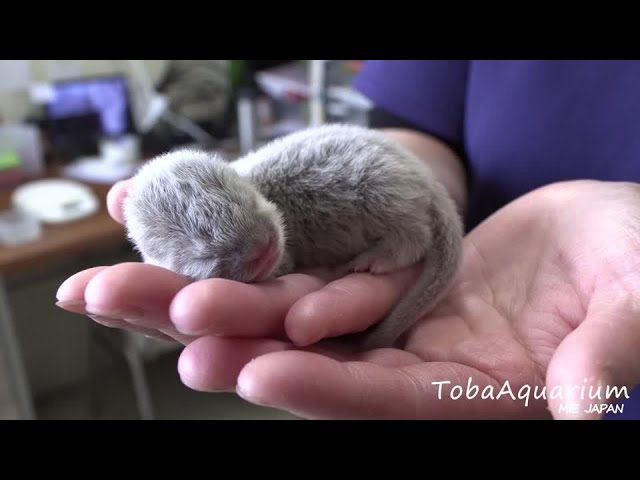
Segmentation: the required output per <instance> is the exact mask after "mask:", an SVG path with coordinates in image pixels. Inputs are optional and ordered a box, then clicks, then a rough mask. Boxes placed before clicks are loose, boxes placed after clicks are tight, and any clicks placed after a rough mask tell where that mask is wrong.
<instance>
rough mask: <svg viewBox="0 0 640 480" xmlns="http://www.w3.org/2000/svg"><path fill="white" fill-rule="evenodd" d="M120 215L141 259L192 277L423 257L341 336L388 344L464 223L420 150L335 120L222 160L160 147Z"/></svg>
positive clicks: (431, 295) (372, 268)
mask: <svg viewBox="0 0 640 480" xmlns="http://www.w3.org/2000/svg"><path fill="white" fill-rule="evenodd" d="M124 215H125V220H126V225H127V229H128V236H129V239H130V240H131V241H132V242H133V244H134V245H135V246H136V248H137V250H138V251H139V252H140V253H141V255H142V258H143V260H144V261H145V262H147V263H150V264H154V265H158V266H161V267H164V268H166V269H169V270H172V271H174V272H177V273H180V274H182V275H185V276H187V277H190V278H191V279H193V280H199V279H204V278H211V277H222V278H228V279H232V280H236V281H241V282H259V281H263V280H266V279H268V278H271V277H274V276H280V275H284V274H286V273H289V272H291V271H292V270H294V269H300V268H308V267H317V266H321V267H336V268H340V269H344V272H345V273H346V272H348V271H351V272H365V271H369V272H371V273H374V274H382V273H385V272H390V271H392V270H396V269H400V268H403V267H407V266H410V265H412V264H414V263H416V262H418V261H420V260H423V259H424V260H425V263H424V267H425V268H424V271H423V273H422V274H421V276H420V278H419V279H418V281H417V283H416V285H415V286H414V287H412V288H411V289H410V290H409V291H408V292H407V293H406V294H405V296H404V297H403V298H402V299H401V300H400V301H399V302H398V303H397V304H396V305H395V306H394V308H393V310H392V311H391V312H390V313H389V314H388V315H387V316H386V318H385V319H383V320H382V321H380V322H379V323H377V324H376V325H374V326H372V327H371V328H370V329H368V330H367V331H365V332H362V333H360V334H357V335H356V336H355V337H352V338H353V341H354V342H355V346H356V347H357V348H359V349H363V350H364V349H372V348H380V347H390V346H393V345H394V343H395V342H396V341H397V340H398V339H399V338H400V336H401V335H402V334H403V333H404V332H405V331H407V330H408V329H409V328H410V327H411V326H412V325H413V323H414V322H415V321H416V320H417V319H418V316H419V314H420V313H423V312H425V311H427V310H428V309H430V308H431V307H432V306H433V305H434V304H435V302H436V301H437V300H439V298H440V297H441V296H442V295H443V294H444V293H445V291H446V290H447V288H448V286H449V285H450V283H451V280H452V279H453V276H454V274H455V273H456V271H457V267H458V265H459V261H460V257H461V250H462V240H463V234H464V233H463V226H462V220H461V218H460V215H459V213H458V212H457V210H456V208H455V205H454V203H453V201H452V200H451V198H450V197H449V195H448V193H447V191H446V190H445V189H444V187H443V186H442V185H441V184H440V183H439V182H437V181H436V179H435V178H434V176H433V174H432V172H431V170H430V169H429V168H428V167H427V166H426V165H425V164H424V162H422V161H421V160H419V159H418V158H417V157H416V156H414V155H413V154H412V153H410V152H409V151H408V150H407V149H405V148H404V147H403V146H402V145H400V144H399V143H397V142H396V141H394V140H392V139H390V138H389V137H387V136H385V135H384V134H383V133H381V132H378V131H374V130H371V129H366V128H364V127H359V126H353V125H341V124H332V125H324V126H320V127H315V128H308V129H305V130H303V131H299V132H295V133H293V134H290V135H288V136H285V137H282V138H278V139H276V140H274V141H272V142H270V143H268V144H267V145H265V146H263V147H261V148H259V149H258V150H256V151H254V152H251V153H249V154H247V155H245V156H244V157H242V158H240V159H238V160H235V161H233V162H226V161H224V160H223V159H221V158H218V157H217V156H215V155H213V154H209V153H205V152H200V151H193V150H179V151H174V152H171V153H167V154H164V155H161V156H159V157H157V158H155V159H153V160H151V161H149V162H148V163H147V164H145V165H144V166H143V167H142V168H141V169H140V170H139V171H138V173H137V174H136V176H135V177H134V178H133V181H132V184H131V187H130V190H129V192H128V196H127V197H126V200H125V203H124ZM349 337H351V336H349ZM350 341H351V339H350Z"/></svg>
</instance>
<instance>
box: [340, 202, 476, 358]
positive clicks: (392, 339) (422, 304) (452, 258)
mask: <svg viewBox="0 0 640 480" xmlns="http://www.w3.org/2000/svg"><path fill="white" fill-rule="evenodd" d="M435 198H436V199H437V200H436V201H435V202H437V203H435V202H434V205H433V207H434V208H433V215H434V216H435V217H436V218H434V219H435V222H434V223H435V224H436V225H439V226H440V228H437V229H435V231H434V235H433V242H432V245H431V248H430V249H429V251H428V252H427V255H426V259H425V264H424V270H423V271H422V273H421V274H420V277H419V278H418V280H417V282H416V283H415V284H414V285H413V286H412V287H411V288H410V289H409V291H408V292H407V293H406V294H405V295H404V296H403V297H402V298H401V299H400V301H399V302H398V303H397V304H396V305H395V306H394V307H393V309H392V310H391V312H390V313H389V314H388V315H387V316H386V317H385V318H384V319H383V320H382V321H380V322H379V323H377V324H375V325H373V326H372V327H370V328H369V329H368V330H366V331H365V332H362V333H359V334H356V335H353V336H350V337H352V338H351V339H350V340H349V344H350V345H352V346H354V347H355V348H356V349H357V350H371V349H374V348H384V347H393V346H394V345H395V343H396V342H397V341H398V339H399V338H400V337H401V336H402V335H403V334H404V333H405V332H406V331H407V330H409V328H411V327H412V326H413V324H414V323H415V322H416V321H417V320H418V318H419V317H420V316H421V315H424V314H425V313H427V312H428V311H429V310H431V309H432V308H433V307H434V306H435V305H436V303H437V302H438V301H439V300H440V299H441V298H442V297H443V296H444V294H445V293H447V291H448V289H449V287H450V286H451V282H452V280H453V278H454V276H455V274H456V273H457V271H458V267H459V265H460V261H461V258H462V243H463V237H464V228H463V224H462V219H461V217H460V215H459V214H458V213H457V210H456V208H455V205H454V204H453V201H452V200H451V199H450V198H449V197H448V196H447V195H446V194H445V195H442V196H436V197H435Z"/></svg>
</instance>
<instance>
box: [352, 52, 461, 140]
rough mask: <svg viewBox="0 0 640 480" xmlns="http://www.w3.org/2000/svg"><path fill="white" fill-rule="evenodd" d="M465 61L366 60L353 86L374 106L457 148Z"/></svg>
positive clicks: (459, 134) (459, 138)
mask: <svg viewBox="0 0 640 480" xmlns="http://www.w3.org/2000/svg"><path fill="white" fill-rule="evenodd" d="M468 69H469V61H468V60H367V61H365V62H364V64H363V67H362V69H361V70H360V72H359V74H358V75H357V77H356V78H355V79H354V84H353V85H354V87H355V88H356V89H357V90H359V91H360V93H362V94H363V95H365V96H366V97H368V98H369V99H370V100H371V102H372V103H373V104H374V105H375V106H376V107H378V108H381V109H383V110H386V111H387V112H389V113H391V114H393V115H395V116H396V117H398V118H401V119H404V120H405V121H407V122H408V123H410V124H413V125H415V126H416V127H417V128H419V129H421V130H423V131H425V132H427V133H430V134H432V135H434V136H436V137H438V138H440V139H441V140H443V141H445V142H447V143H449V144H451V145H452V146H455V147H456V148H459V147H460V146H461V145H463V143H464V138H463V133H464V111H465V98H466V90H467V73H468Z"/></svg>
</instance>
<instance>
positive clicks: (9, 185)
mask: <svg viewBox="0 0 640 480" xmlns="http://www.w3.org/2000/svg"><path fill="white" fill-rule="evenodd" d="M360 67H361V61H360V60H0V419H295V417H293V416H291V415H288V414H285V413H283V412H278V411H274V410H270V409H266V408H260V407H256V406H253V405H250V404H248V403H247V402H244V401H243V400H242V399H240V398H239V397H237V396H236V395H234V394H223V393H220V394H206V393H199V392H194V391H192V390H189V389H188V388H186V387H185V386H184V385H182V383H181V382H180V380H179V377H178V373H177V363H176V362H177V359H178V355H179V353H180V348H179V346H178V345H173V344H167V343H161V342H155V341H152V340H148V339H146V338H145V337H141V336H138V335H135V334H128V333H124V332H120V331H117V330H113V329H108V328H106V327H101V326H100V325H97V324H95V323H94V322H92V321H91V320H89V319H88V318H86V317H83V316H80V315H74V314H71V313H67V312H65V311H63V310H61V309H59V308H57V307H56V306H55V294H56V291H57V289H58V287H59V286H60V284H61V283H62V282H63V281H64V280H65V279H66V278H68V276H70V275H72V274H73V273H75V272H78V271H79V270H82V269H85V268H89V267H92V266H97V265H111V264H115V263H120V262H123V261H139V258H138V256H137V254H136V253H135V252H134V251H133V250H132V248H131V245H129V243H128V242H127V240H126V238H125V236H124V230H123V228H122V226H120V225H118V224H117V223H116V222H114V221H113V220H112V219H111V218H110V217H109V215H108V213H107V212H106V209H105V197H106V193H107V192H108V190H109V188H110V186H111V185H113V183H115V182H116V181H118V180H120V179H123V178H127V177H129V176H131V175H133V174H134V173H135V171H136V170H137V169H138V168H139V167H140V166H141V165H142V164H144V162H145V161H147V160H148V159H149V158H151V157H153V156H154V155H157V154H159V153H163V152H167V151H170V150H172V149H175V148H180V147H185V146H194V147H198V148H201V149H206V150H210V151H215V152H217V153H219V154H221V155H222V156H223V157H224V158H226V159H228V160H233V159H234V158H237V157H238V156H239V155H242V154H244V153H246V152H248V151H249V150H251V149H254V148H257V147H259V146H260V145H262V144H264V143H265V142H268V141H270V140H272V139H274V138H276V137H278V136H281V135H286V134H287V133H291V132H293V131H295V130H298V129H301V128H304V127H306V126H309V125H319V124H322V123H331V122H347V123H355V124H360V125H366V124H367V113H368V110H369V104H368V102H367V100H366V99H365V98H364V97H362V96H361V95H360V94H358V93H357V92H355V91H354V90H353V89H352V88H351V81H352V79H353V77H354V76H355V75H356V74H357V72H358V70H359V68H360Z"/></svg>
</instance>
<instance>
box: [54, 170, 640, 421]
mask: <svg viewBox="0 0 640 480" xmlns="http://www.w3.org/2000/svg"><path fill="white" fill-rule="evenodd" d="M124 195H126V182H123V183H121V184H118V185H116V186H115V187H114V188H113V189H112V191H111V193H110V196H109V199H108V205H109V209H110V212H111V214H112V216H113V217H114V218H115V219H116V220H118V221H122V216H121V211H120V204H121V201H122V198H123V197H124ZM639 213H640V187H638V186H637V185H635V184H628V183H606V182H593V181H579V182H566V183H559V184H554V185H551V186H548V187H545V188H542V189H539V190H537V191H534V192H532V193H530V194H528V195H526V196H523V197H522V198H520V199H518V200H517V201H515V202H513V203H511V204H510V205H508V206H506V207H505V208H503V209H502V210H500V211H499V212H497V213H496V214H494V215H493V216H492V217H490V218H489V219H487V220H486V221H485V222H484V223H483V224H481V225H480V226H478V227H477V228H476V229H475V230H474V231H472V232H470V233H469V235H468V236H467V238H466V240H465V254H464V259H463V263H462V266H461V269H460V272H459V274H458V276H457V278H456V280H455V282H454V285H453V287H452V289H451V290H450V292H449V293H448V295H447V296H446V297H445V298H444V299H443V301H442V302H441V303H440V304H439V305H438V307H437V308H436V309H435V310H434V311H433V312H431V313H430V314H429V315H427V316H425V317H424V318H423V319H421V321H419V322H418V324H417V325H416V326H415V328H413V329H412V330H411V331H410V332H409V335H407V338H406V343H405V345H404V347H403V348H402V349H380V350H375V351H371V352H364V353H361V354H358V355H347V354H344V353H341V352H340V350H336V349H332V348H331V345H330V343H323V342H320V343H315V342H317V341H318V340H321V339H323V338H327V337H331V336H335V335H339V334H342V333H349V332H354V331H358V330H361V329H362V328H365V327H366V326H368V325H370V324H372V323H374V322H375V321H376V320H377V319H379V318H381V316H382V315H383V314H384V312H385V311H386V310H387V309H388V308H389V306H390V305H391V304H392V303H393V302H394V301H396V300H397V299H398V298H399V297H400V296H401V295H402V292H403V291H404V290H405V289H406V288H407V287H408V286H409V285H410V284H411V282H412V281H414V280H415V278H416V277H417V275H418V272H419V268H418V267H415V268H411V269H406V270H404V271H401V272H397V273H395V274H392V275H387V276H373V275H369V274H354V275H349V276H347V277H344V278H338V279H336V278H334V277H332V276H331V275H330V273H329V272H313V273H296V274H292V275H287V276H285V277H281V278H279V279H276V280H273V281H270V282H265V283H264V284H258V285H247V284H240V283H235V282H229V281H225V280H221V279H209V280H204V281H200V282H195V283H189V282H188V281H187V280H186V279H183V278H182V277H180V276H178V275H175V274H173V273H172V272H169V271H166V270H162V269H160V268H158V267H153V266H151V265H144V264H139V263H126V264H120V265H115V266H111V267H96V268H93V269H89V270H85V271H83V272H80V273H78V274H76V275H74V276H73V277H71V278H70V279H68V280H67V281H66V282H65V283H64V284H63V285H62V286H61V287H60V289H59V291H58V299H59V300H60V301H61V302H62V303H61V306H62V307H63V308H67V309H69V310H72V311H76V312H78V313H85V314H89V313H90V314H92V318H94V320H96V321H98V322H99V323H102V324H104V325H107V326H111V327H114V328H126V329H130V330H133V331H137V332H140V333H143V334H146V335H150V336H155V337H157V338H165V339H175V340H177V341H179V342H181V343H183V344H184V345H185V348H184V350H183V351H182V353H181V356H180V360H179V365H178V369H179V372H180V376H181V379H182V381H183V382H184V383H185V384H186V385H187V386H189V387H191V388H194V389H196V390H201V391H237V392H238V393H239V394H240V395H241V396H242V397H244V398H245V399H247V400H248V401H250V402H253V403H256V404H260V405H265V406H269V407H273V408H279V409H282V410H286V411H288V412H290V413H292V414H294V415H298V416H301V417H303V418H311V419H322V418H373V419H386V418H416V419H422V418H424V419H426V418H440V419H446V418H548V417H553V418H599V417H600V413H598V412H594V411H591V412H589V411H587V408H588V405H590V404H592V403H597V404H600V403H610V402H612V401H615V398H605V397H606V392H602V393H601V395H600V397H599V398H598V400H591V399H589V398H588V393H587V394H586V395H587V396H586V398H585V397H584V396H583V397H582V398H581V395H580V394H581V389H582V391H583V392H584V390H585V387H586V390H587V392H588V389H589V387H591V386H595V385H598V384H599V385H602V386H605V388H606V387H612V386H614V385H617V386H619V387H622V386H626V387H628V388H629V389H630V388H631V387H632V386H633V385H635V384H636V383H637V382H638V381H639V380H640V379H639V377H640V354H639V353H638V352H640V348H639V347H640V322H638V321H637V317H638V313H639V312H638V310H639V309H640V303H639V302H638V294H639V290H640V278H639V276H638V273H637V266H638V263H639V262H640V214H639ZM151 279H153V280H151ZM239 299H241V300H239ZM442 382H450V383H446V384H445V383H442ZM505 386H508V387H509V388H508V389H507V390H505ZM545 386H546V392H545V394H544V395H543V396H541V393H542V388H543V387H545ZM559 388H560V389H561V390H558V389H559ZM527 391H528V395H527ZM617 391H618V392H619V391H620V390H619V389H618V390H617ZM629 391H630V390H629ZM500 392H503V393H502V395H500ZM509 392H511V394H509ZM553 392H561V395H556V396H554V394H553ZM511 395H513V396H511ZM483 397H484V398H483ZM487 397H489V398H487ZM491 397H492V398H491ZM497 397H500V398H497ZM518 397H520V398H518ZM622 401H624V398H622ZM574 404H575V405H578V408H574V409H571V411H567V410H566V409H565V410H562V409H561V406H562V405H564V406H565V407H566V405H574Z"/></svg>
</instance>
